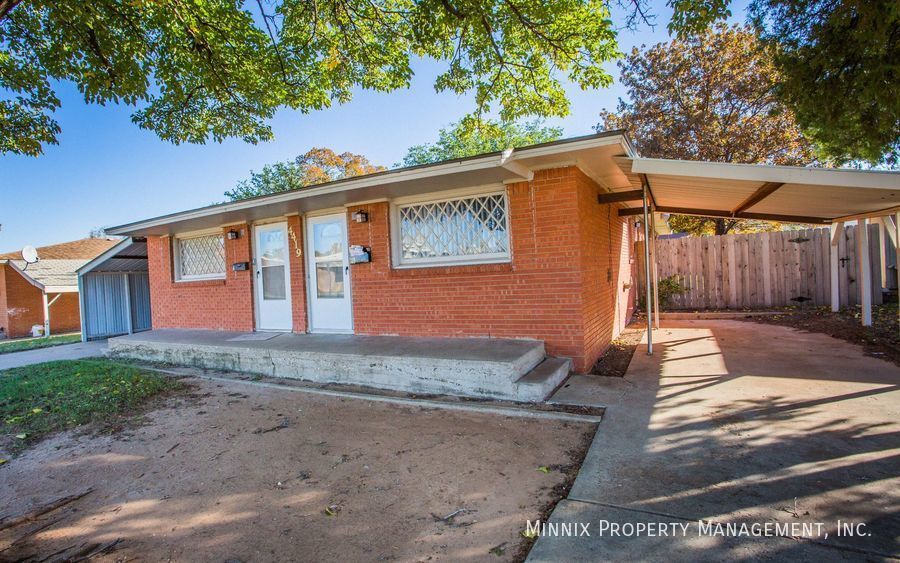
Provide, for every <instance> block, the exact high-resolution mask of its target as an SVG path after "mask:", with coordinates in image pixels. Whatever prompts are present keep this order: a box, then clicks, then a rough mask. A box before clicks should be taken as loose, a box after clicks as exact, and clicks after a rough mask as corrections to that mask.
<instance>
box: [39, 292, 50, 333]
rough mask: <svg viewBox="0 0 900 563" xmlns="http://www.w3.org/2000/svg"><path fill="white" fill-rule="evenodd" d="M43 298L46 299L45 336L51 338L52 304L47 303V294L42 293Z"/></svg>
mask: <svg viewBox="0 0 900 563" xmlns="http://www.w3.org/2000/svg"><path fill="white" fill-rule="evenodd" d="M41 296H42V297H43V298H44V336H45V337H46V336H50V303H48V302H47V292H46V291H42V292H41Z"/></svg>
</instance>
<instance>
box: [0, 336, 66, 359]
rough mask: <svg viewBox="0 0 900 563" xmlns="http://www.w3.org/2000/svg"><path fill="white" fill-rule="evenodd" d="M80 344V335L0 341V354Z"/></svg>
mask: <svg viewBox="0 0 900 563" xmlns="http://www.w3.org/2000/svg"><path fill="white" fill-rule="evenodd" d="M75 342H81V333H75V334H60V335H59V336H47V337H43V338H22V339H18V340H7V341H5V342H4V341H0V354H9V353H11V352H22V351H23V350H37V349H38V348H49V347H50V346H59V345H60V344H74V343H75Z"/></svg>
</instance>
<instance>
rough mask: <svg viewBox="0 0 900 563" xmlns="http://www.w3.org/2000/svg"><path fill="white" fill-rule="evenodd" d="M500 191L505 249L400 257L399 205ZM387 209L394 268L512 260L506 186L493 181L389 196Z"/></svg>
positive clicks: (427, 202)
mask: <svg viewBox="0 0 900 563" xmlns="http://www.w3.org/2000/svg"><path fill="white" fill-rule="evenodd" d="M495 195H500V196H502V197H503V211H504V213H503V220H504V223H505V230H506V246H507V249H506V252H503V253H492V254H471V255H468V256H440V257H434V258H413V259H406V260H404V259H403V252H402V248H401V243H402V240H403V239H402V235H401V233H400V209H401V208H403V207H408V206H413V205H425V204H429V203H443V202H446V201H456V200H460V199H472V198H477V197H488V196H495ZM390 212H391V262H392V267H393V268H394V269H398V270H407V269H413V268H440V267H446V266H472V265H478V264H508V263H510V262H512V234H511V232H510V223H511V221H510V216H509V194H508V193H507V190H506V186H505V185H502V184H499V185H497V184H494V185H488V186H477V187H473V188H465V189H460V190H452V191H445V192H440V193H431V194H424V195H417V196H409V197H402V198H395V199H392V200H391V202H390Z"/></svg>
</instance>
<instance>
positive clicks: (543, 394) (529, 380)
mask: <svg viewBox="0 0 900 563" xmlns="http://www.w3.org/2000/svg"><path fill="white" fill-rule="evenodd" d="M570 371H572V360H570V359H568V358H554V357H549V356H548V357H547V358H545V359H544V361H543V362H541V363H540V364H538V365H537V366H536V367H535V368H534V369H533V370H531V371H530V372H528V373H526V374H525V375H524V376H522V377H521V378H520V379H519V380H518V381H516V400H518V401H530V402H538V401H543V400H544V399H546V398H547V397H549V396H550V394H551V393H553V391H555V390H556V388H557V387H559V386H560V385H562V383H563V381H565V380H566V378H567V377H569V372H570Z"/></svg>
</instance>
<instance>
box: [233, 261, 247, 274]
mask: <svg viewBox="0 0 900 563" xmlns="http://www.w3.org/2000/svg"><path fill="white" fill-rule="evenodd" d="M249 269H250V262H235V263H234V264H232V265H231V270H232V271H234V272H246V271H247V270H249Z"/></svg>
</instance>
